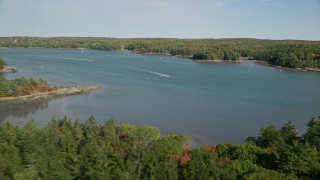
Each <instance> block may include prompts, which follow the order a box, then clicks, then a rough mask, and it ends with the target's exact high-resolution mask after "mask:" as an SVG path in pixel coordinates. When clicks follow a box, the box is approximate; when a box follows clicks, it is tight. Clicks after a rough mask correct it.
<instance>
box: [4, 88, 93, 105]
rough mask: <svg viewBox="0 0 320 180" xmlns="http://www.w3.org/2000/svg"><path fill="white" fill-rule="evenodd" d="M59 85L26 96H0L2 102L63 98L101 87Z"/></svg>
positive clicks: (86, 92)
mask: <svg viewBox="0 0 320 180" xmlns="http://www.w3.org/2000/svg"><path fill="white" fill-rule="evenodd" d="M58 87H59V88H58V89H57V90H55V91H47V92H43V93H35V94H30V95H25V96H13V97H12V96H11V97H0V103H11V102H26V101H35V100H44V99H55V98H62V97H66V96H75V95H81V94H88V93H90V92H92V91H94V90H97V89H98V88H99V86H92V85H79V86H58Z"/></svg>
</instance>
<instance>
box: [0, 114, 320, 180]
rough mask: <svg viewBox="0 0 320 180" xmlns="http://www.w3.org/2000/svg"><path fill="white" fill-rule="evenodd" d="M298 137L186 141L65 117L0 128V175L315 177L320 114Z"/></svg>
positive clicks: (267, 134)
mask: <svg viewBox="0 0 320 180" xmlns="http://www.w3.org/2000/svg"><path fill="white" fill-rule="evenodd" d="M307 126H308V129H307V131H306V132H305V133H304V134H299V132H297V128H296V127H295V125H294V124H293V123H292V122H290V121H289V122H287V123H285V124H284V125H283V126H282V127H280V128H279V129H278V128H276V127H275V126H273V125H269V126H267V127H263V128H261V130H260V132H259V133H258V135H257V136H256V137H248V138H247V140H246V141H245V143H244V144H239V145H235V144H218V145H204V146H203V147H192V146H190V143H191V138H190V137H188V136H186V135H178V134H174V133H170V134H167V135H161V133H160V131H159V129H158V128H155V127H151V126H142V127H139V126H135V125H131V124H117V123H116V122H115V121H114V120H110V121H108V122H106V123H104V124H101V123H98V121H97V120H95V118H94V117H90V118H89V119H88V120H86V121H84V122H83V121H80V120H71V119H69V118H67V117H64V118H61V119H52V120H51V121H50V122H49V123H48V124H47V125H46V126H45V127H41V128H39V127H37V126H36V125H35V123H34V121H33V120H31V121H30V122H29V123H27V124H26V125H25V126H24V127H18V126H16V125H12V124H10V123H2V124H1V125H0V152H1V153H0V179H249V180H256V179H281V180H282V179H319V178H320V153H319V150H320V117H317V118H312V119H311V120H310V121H309V122H308V124H307Z"/></svg>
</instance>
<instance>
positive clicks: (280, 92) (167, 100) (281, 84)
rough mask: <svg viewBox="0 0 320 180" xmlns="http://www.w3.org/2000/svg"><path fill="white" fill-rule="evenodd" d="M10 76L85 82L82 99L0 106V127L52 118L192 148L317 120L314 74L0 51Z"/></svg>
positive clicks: (93, 54) (319, 100)
mask: <svg viewBox="0 0 320 180" xmlns="http://www.w3.org/2000/svg"><path fill="white" fill-rule="evenodd" d="M0 56H2V57H4V58H5V59H6V60H7V62H8V64H9V66H13V67H16V68H17V69H18V73H14V74H5V75H3V76H6V77H7V78H15V77H21V76H26V77H33V78H35V79H38V78H40V77H41V78H45V79H47V80H48V81H49V83H50V84H53V85H70V84H76V85H77V84H90V85H100V86H101V88H100V89H99V90H97V91H95V92H93V93H91V94H90V95H82V96H72V97H65V98H63V99H56V100H51V101H37V102H26V103H22V104H21V103H13V104H0V121H1V122H12V123H15V124H19V125H23V124H25V123H26V122H27V121H28V120H29V119H30V118H34V119H35V121H36V122H37V124H39V125H40V126H43V125H45V124H46V123H47V122H48V121H49V120H50V119H51V118H52V117H63V116H68V117H71V118H73V119H74V118H80V119H81V120H85V119H87V118H88V117H89V116H90V115H93V116H95V117H96V119H97V120H98V121H99V122H101V123H103V122H105V121H107V120H109V119H111V118H113V119H115V120H116V121H117V122H119V123H122V122H127V123H132V124H136V125H153V126H156V127H159V128H160V130H161V132H162V133H163V134H167V133H169V132H176V133H184V134H189V135H191V136H192V137H193V139H194V144H195V145H201V144H217V143H243V141H244V139H245V138H246V137H247V136H252V135H256V134H257V132H258V131H259V129H260V127H261V126H266V125H268V124H274V125H276V126H278V127H279V126H281V125H282V124H284V123H285V122H287V121H288V120H292V121H293V122H294V123H295V124H296V125H297V126H298V128H299V130H300V132H304V131H305V129H306V126H305V124H306V123H307V121H308V120H309V119H310V118H311V117H314V116H318V115H320V94H319V90H320V73H312V72H293V71H283V72H279V71H277V70H276V69H274V68H270V67H265V66H261V65H256V64H253V63H244V64H204V63H197V62H193V61H191V60H188V59H183V58H175V57H169V56H150V55H138V54H132V53H130V52H105V51H85V52H84V53H83V54H82V53H81V51H80V50H59V49H10V48H7V49H0Z"/></svg>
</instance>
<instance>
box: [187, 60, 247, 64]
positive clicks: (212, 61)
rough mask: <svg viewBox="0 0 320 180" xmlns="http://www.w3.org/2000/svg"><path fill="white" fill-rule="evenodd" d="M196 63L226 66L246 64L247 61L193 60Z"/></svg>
mask: <svg viewBox="0 0 320 180" xmlns="http://www.w3.org/2000/svg"><path fill="white" fill-rule="evenodd" d="M192 61H194V62H200V63H225V64H240V63H244V62H246V61H245V60H236V61H234V60H218V59H216V60H197V59H192Z"/></svg>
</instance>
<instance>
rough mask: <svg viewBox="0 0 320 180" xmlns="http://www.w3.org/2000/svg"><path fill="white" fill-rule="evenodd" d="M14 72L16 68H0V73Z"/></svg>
mask: <svg viewBox="0 0 320 180" xmlns="http://www.w3.org/2000/svg"><path fill="white" fill-rule="evenodd" d="M15 72H17V69H16V68H13V67H4V68H2V69H0V73H15Z"/></svg>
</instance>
